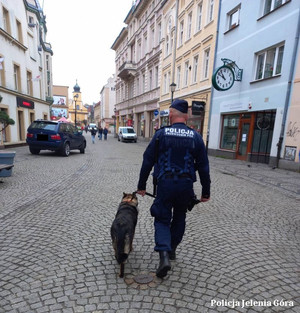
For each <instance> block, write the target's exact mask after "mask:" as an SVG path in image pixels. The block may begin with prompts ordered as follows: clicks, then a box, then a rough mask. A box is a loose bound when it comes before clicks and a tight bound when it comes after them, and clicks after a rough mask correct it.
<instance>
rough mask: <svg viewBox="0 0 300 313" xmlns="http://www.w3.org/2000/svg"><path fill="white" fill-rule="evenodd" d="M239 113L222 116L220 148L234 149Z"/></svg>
mask: <svg viewBox="0 0 300 313" xmlns="http://www.w3.org/2000/svg"><path fill="white" fill-rule="evenodd" d="M239 120H240V115H238V114H237V115H226V116H224V117H223V129H222V138H221V147H220V148H221V149H227V150H235V149H236V144H237V137H238V127H239Z"/></svg>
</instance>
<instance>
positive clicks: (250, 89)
mask: <svg viewBox="0 0 300 313" xmlns="http://www.w3.org/2000/svg"><path fill="white" fill-rule="evenodd" d="M298 21H299V0H280V1H278V0H255V1H245V0H226V1H224V0H223V1H221V3H220V11H219V29H218V39H217V49H216V58H215V71H216V69H217V68H219V67H221V66H222V65H223V64H225V65H227V68H226V67H225V68H223V71H221V73H220V74H219V75H217V77H215V79H216V83H219V86H217V87H218V90H217V89H213V95H212V102H211V105H212V106H211V116H210V122H209V134H210V136H209V145H208V148H209V152H210V154H213V155H219V156H225V157H230V158H236V159H241V160H248V161H252V162H262V163H269V164H271V165H276V164H277V163H278V161H279V159H278V158H277V156H279V157H280V158H282V157H283V154H284V151H283V150H284V149H282V148H281V143H282V142H283V140H284V137H285V133H286V131H285V128H286V125H285V121H286V112H287V110H288V107H289V104H290V88H289V87H290V78H291V77H292V75H293V71H294V65H295V59H296V53H297V46H298V41H297V36H298V38H299V23H298ZM222 59H227V60H223V61H222ZM231 61H234V62H235V65H236V66H235V65H234V63H231ZM228 67H229V69H228ZM231 69H232V70H233V71H234V75H235V81H230V75H231V74H232V72H231ZM239 69H242V75H241V77H240V78H241V80H240V81H237V79H238V74H241V72H239ZM238 72H239V73H238ZM231 82H234V84H233V86H232V87H231V88H230V86H231ZM222 88H223V89H227V90H224V91H222V90H221V89H222Z"/></svg>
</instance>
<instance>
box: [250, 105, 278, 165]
mask: <svg viewBox="0 0 300 313" xmlns="http://www.w3.org/2000/svg"><path fill="white" fill-rule="evenodd" d="M275 116H276V112H275V111H270V112H258V113H257V115H256V118H255V124H254V133H253V141H252V149H251V161H254V162H262V163H268V162H269V156H270V151H271V144H272V137H273V130H274V123H275Z"/></svg>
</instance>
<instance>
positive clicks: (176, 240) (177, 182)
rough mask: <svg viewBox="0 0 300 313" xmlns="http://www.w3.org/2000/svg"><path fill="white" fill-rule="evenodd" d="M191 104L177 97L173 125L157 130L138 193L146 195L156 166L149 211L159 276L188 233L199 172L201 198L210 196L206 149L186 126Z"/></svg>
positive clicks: (172, 117)
mask: <svg viewBox="0 0 300 313" xmlns="http://www.w3.org/2000/svg"><path fill="white" fill-rule="evenodd" d="M187 113H188V103H187V101H185V100H183V99H176V100H174V101H173V103H172V105H171V107H170V115H169V117H170V122H171V126H166V127H162V128H160V129H159V130H157V131H156V133H155V135H154V136H153V138H152V140H151V142H150V143H149V145H148V147H147V148H146V151H145V152H144V155H143V163H142V167H141V170H140V175H139V181H138V191H137V193H138V194H140V195H142V196H144V195H145V193H146V182H147V179H148V177H149V174H150V171H151V170H152V167H153V166H154V173H153V177H154V179H155V180H156V181H157V196H156V198H155V200H154V202H153V204H152V206H151V209H150V212H151V215H152V216H153V217H154V228H155V235H154V237H155V247H154V250H155V251H157V252H159V255H160V262H159V266H158V268H157V271H156V275H157V276H158V277H165V276H166V275H167V272H168V271H169V270H170V269H171V263H170V259H171V260H175V259H176V248H177V246H178V245H179V244H180V242H181V241H182V238H183V235H184V232H185V226H186V225H185V219H186V213H187V210H188V209H189V210H191V209H192V207H193V205H194V203H195V202H194V201H195V194H194V190H193V183H194V182H196V180H197V179H196V172H198V174H199V176H200V182H201V185H202V197H201V201H202V202H206V201H208V200H209V199H210V173H209V162H208V157H207V152H206V149H205V145H204V142H203V139H202V137H201V135H200V134H199V133H197V132H196V131H195V130H193V129H192V128H189V127H188V126H187V125H186V122H187V119H188V114H187Z"/></svg>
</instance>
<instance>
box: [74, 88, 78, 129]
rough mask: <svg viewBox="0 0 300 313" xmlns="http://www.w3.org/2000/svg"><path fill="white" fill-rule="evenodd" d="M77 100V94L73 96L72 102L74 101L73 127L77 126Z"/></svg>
mask: <svg viewBox="0 0 300 313" xmlns="http://www.w3.org/2000/svg"><path fill="white" fill-rule="evenodd" d="M77 100H78V94H76V95H74V101H75V126H76V125H77V105H76V101H77Z"/></svg>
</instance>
